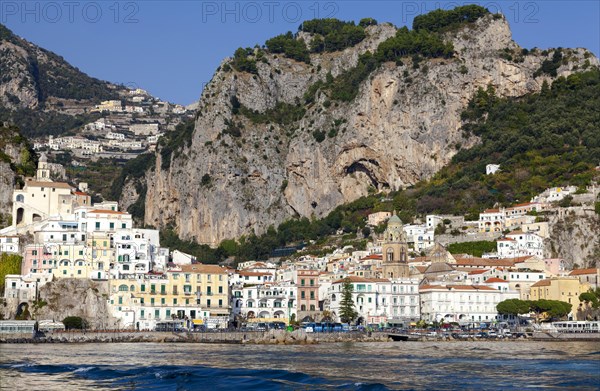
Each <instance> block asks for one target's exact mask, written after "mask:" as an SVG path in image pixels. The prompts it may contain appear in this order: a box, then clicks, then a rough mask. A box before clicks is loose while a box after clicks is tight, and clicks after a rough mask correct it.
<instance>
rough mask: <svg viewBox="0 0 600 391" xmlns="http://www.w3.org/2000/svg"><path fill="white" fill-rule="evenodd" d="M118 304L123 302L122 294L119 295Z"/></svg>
mask: <svg viewBox="0 0 600 391" xmlns="http://www.w3.org/2000/svg"><path fill="white" fill-rule="evenodd" d="M119 304H123V296H119Z"/></svg>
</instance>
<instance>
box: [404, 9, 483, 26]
mask: <svg viewBox="0 0 600 391" xmlns="http://www.w3.org/2000/svg"><path fill="white" fill-rule="evenodd" d="M489 13H490V11H488V10H487V9H486V8H484V7H481V6H478V5H465V6H462V7H456V8H454V9H451V10H442V9H437V10H435V11H431V12H429V13H427V14H424V15H418V16H415V19H414V20H413V29H414V30H427V31H432V32H445V31H448V30H454V29H457V28H460V27H461V26H463V25H465V24H466V23H473V22H476V21H477V19H479V18H481V17H482V16H485V15H488V14H489Z"/></svg>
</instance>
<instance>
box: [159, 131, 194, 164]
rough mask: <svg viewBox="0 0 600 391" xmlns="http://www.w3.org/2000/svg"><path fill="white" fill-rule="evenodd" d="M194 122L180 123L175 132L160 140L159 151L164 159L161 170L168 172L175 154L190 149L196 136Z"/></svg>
mask: <svg viewBox="0 0 600 391" xmlns="http://www.w3.org/2000/svg"><path fill="white" fill-rule="evenodd" d="M194 126H195V121H194V120H191V119H190V120H187V121H185V122H181V123H179V124H178V125H177V126H176V127H175V130H174V131H173V132H168V133H166V134H165V135H164V136H162V137H161V138H159V139H158V150H159V151H160V155H161V158H162V162H161V165H160V166H161V168H162V169H163V170H166V169H168V168H169V166H170V165H171V159H172V155H173V152H175V151H178V150H180V149H182V148H183V147H189V146H190V145H191V143H192V136H193V135H194Z"/></svg>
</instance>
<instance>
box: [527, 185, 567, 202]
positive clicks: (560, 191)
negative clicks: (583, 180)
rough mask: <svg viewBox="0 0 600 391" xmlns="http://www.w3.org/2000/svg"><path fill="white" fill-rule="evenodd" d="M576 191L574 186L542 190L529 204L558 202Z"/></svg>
mask: <svg viewBox="0 0 600 391" xmlns="http://www.w3.org/2000/svg"><path fill="white" fill-rule="evenodd" d="M576 191H577V187H576V186H564V187H551V188H549V189H546V190H544V191H543V192H542V193H540V194H538V195H537V196H535V197H533V199H532V200H531V202H542V203H546V202H559V201H561V200H562V199H563V198H565V197H566V196H568V195H572V194H573V193H575V192H576Z"/></svg>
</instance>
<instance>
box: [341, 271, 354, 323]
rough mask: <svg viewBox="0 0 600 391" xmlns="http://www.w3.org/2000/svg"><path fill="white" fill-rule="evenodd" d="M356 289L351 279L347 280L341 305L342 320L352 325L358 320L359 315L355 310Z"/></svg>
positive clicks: (343, 288)
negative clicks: (354, 291) (354, 296)
mask: <svg viewBox="0 0 600 391" xmlns="http://www.w3.org/2000/svg"><path fill="white" fill-rule="evenodd" d="M353 290H354V287H353V286H352V282H351V281H350V279H349V278H345V279H344V282H343V285H342V301H341V303H340V319H341V320H342V322H344V323H350V322H352V321H353V320H354V319H356V317H357V315H358V313H357V312H356V310H355V309H354V300H353V299H352V291H353Z"/></svg>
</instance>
